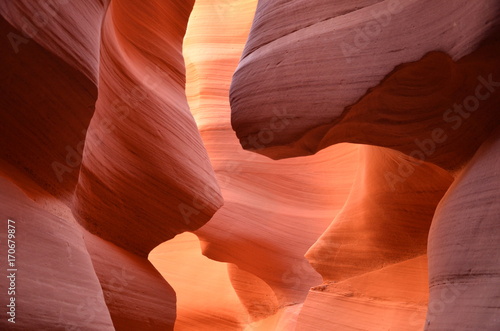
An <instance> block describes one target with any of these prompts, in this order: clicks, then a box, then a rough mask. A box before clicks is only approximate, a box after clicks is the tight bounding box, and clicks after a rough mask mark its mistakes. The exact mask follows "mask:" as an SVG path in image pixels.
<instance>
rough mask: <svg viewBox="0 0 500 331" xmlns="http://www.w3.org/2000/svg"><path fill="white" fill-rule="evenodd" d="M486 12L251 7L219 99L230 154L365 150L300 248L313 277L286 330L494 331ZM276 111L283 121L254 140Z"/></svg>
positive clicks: (409, 6)
mask: <svg viewBox="0 0 500 331" xmlns="http://www.w3.org/2000/svg"><path fill="white" fill-rule="evenodd" d="M499 13H500V3H498V1H481V2H476V3H472V2H467V1H455V2H453V3H446V4H445V3H442V2H432V1H425V0H417V1H405V2H402V1H349V2H348V1H338V2H327V1H314V2H305V1H273V2H271V1H260V2H259V4H258V7H257V11H256V15H255V19H254V22H253V26H252V30H251V32H250V35H249V38H248V42H247V44H246V46H245V50H244V52H243V55H242V58H241V60H240V63H239V65H238V68H237V70H236V72H235V74H234V76H233V79H232V84H231V92H230V100H231V108H232V114H231V123H232V127H233V129H234V130H235V132H236V135H237V136H238V138H239V140H240V143H241V145H242V147H243V148H245V149H248V150H253V151H255V152H258V153H260V154H263V155H266V156H269V157H271V158H274V159H282V158H287V157H294V156H303V155H309V154H315V153H317V152H318V151H320V150H322V149H325V148H327V147H328V146H331V145H336V144H338V143H341V142H351V143H361V144H368V145H374V146H365V147H362V148H361V151H362V158H361V159H360V165H359V168H358V173H357V175H356V179H355V181H354V184H353V186H352V188H351V191H350V195H349V198H348V199H347V200H346V202H345V205H344V206H343V209H342V211H341V212H340V213H338V214H337V215H336V217H335V218H334V219H333V222H332V223H331V225H330V226H329V228H328V229H327V230H326V231H325V232H324V233H323V234H322V235H321V237H320V238H319V239H318V240H317V241H316V242H315V244H314V245H313V246H312V247H311V248H310V249H309V250H308V252H307V254H306V257H307V258H308V259H309V261H310V262H311V264H312V265H313V266H314V268H315V269H316V270H317V271H318V272H320V273H321V275H322V276H323V279H324V283H323V284H322V285H321V286H316V287H313V288H312V289H311V291H310V292H309V295H308V297H307V299H306V301H305V302H304V304H303V307H302V309H301V312H300V315H299V318H298V320H297V324H296V326H297V329H298V330H318V329H321V330H327V329H332V330H337V329H341V330H351V329H352V330H374V329H376V330H379V329H389V328H390V329H397V330H421V329H422V328H424V327H425V329H426V330H433V329H435V330H474V329H481V330H483V329H484V330H496V329H498V328H499V327H500V321H499V320H498V318H497V316H498V313H499V308H498V295H497V291H496V288H497V287H498V286H496V285H494V284H495V282H496V280H495V279H496V277H497V270H496V269H498V265H499V264H498V262H499V261H498V259H496V258H495V254H496V253H494V252H493V251H494V250H495V248H494V247H496V246H495V245H492V244H490V245H488V244H486V242H488V243H491V242H493V240H495V239H496V240H497V241H498V239H499V238H500V230H499V229H497V228H496V227H495V225H494V224H493V223H494V221H493V219H495V220H496V221H498V213H496V212H495V210H496V209H497V207H498V201H499V200H498V197H499V195H498V192H497V191H496V190H495V189H494V187H495V188H496V186H498V185H497V182H498V179H499V175H498V171H494V170H492V169H496V168H498V166H497V161H498V158H499V156H500V154H499V153H498V152H496V151H495V147H494V146H495V139H497V138H495V137H497V136H496V135H493V136H492V134H493V132H495V130H498V129H497V127H498V124H499V122H500V121H499V120H500V115H499V113H498V111H497V110H498V109H497V108H498V102H499V101H500V100H499V98H500V93H499V91H498V90H499V86H500V72H499V69H500V59H499V57H498V50H499V47H500V43H499V40H500V39H499V22H500V20H499V17H500V16H499V15H498V14H499ZM276 109H286V110H287V111H286V112H287V119H288V120H289V121H290V123H291V125H289V126H287V127H285V128H284V129H283V130H281V131H280V132H273V134H272V139H266V138H265V137H266V136H264V134H263V132H267V131H266V130H268V128H269V123H270V122H272V121H273V118H274V116H275V110H276ZM267 136H269V134H268V133H267ZM376 146H380V147H385V148H380V147H376ZM323 152H325V151H323ZM280 162H281V161H280ZM486 181H487V182H488V185H486V186H481V184H479V183H482V182H486ZM452 183H453V184H452ZM473 183H474V184H473ZM450 184H452V185H451V186H450ZM479 187H481V188H479ZM443 196H444V197H443ZM438 204H439V207H438ZM436 207H437V209H436ZM493 215H495V216H493ZM431 222H432V227H431V229H430V233H429V243H428V245H427V242H426V237H427V233H428V232H429V227H430V226H431ZM473 233H474V235H473ZM476 234H477V236H476ZM473 237H474V238H475V240H472V238H473ZM426 253H427V255H428V259H429V269H428V273H429V282H428V286H429V290H430V294H429V301H428V305H427V293H426V292H427V291H425V290H424V289H425V287H426V286H427V282H426V280H425V278H426V277H424V276H425V275H426V273H427V266H426V264H425V263H424V262H423V261H424V259H425V254H426ZM479 256H481V257H483V258H479ZM486 256H487V257H486ZM409 275H411V276H409ZM378 286H380V287H382V288H384V290H385V291H384V293H383V292H381V291H379V290H377V288H378ZM426 305H427V307H426V308H427V317H426V318H425V310H426V309H425V306H426Z"/></svg>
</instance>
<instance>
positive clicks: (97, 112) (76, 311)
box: [0, 0, 222, 330]
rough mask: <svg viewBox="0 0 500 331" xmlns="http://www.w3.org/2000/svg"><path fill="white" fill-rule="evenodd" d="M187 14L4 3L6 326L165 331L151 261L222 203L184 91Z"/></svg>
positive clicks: (165, 298) (163, 302) (150, 7)
mask: <svg viewBox="0 0 500 331" xmlns="http://www.w3.org/2000/svg"><path fill="white" fill-rule="evenodd" d="M192 6H193V1H188V2H186V1H154V2H148V3H135V2H133V1H120V0H114V1H112V3H109V2H108V1H71V2H70V1H62V0H54V1H48V2H37V3H36V4H35V3H34V2H30V1H23V0H19V1H17V0H16V1H10V2H8V3H7V2H2V3H1V4H0V14H1V15H0V16H1V20H0V29H1V31H2V35H4V36H6V37H7V38H2V39H1V43H2V52H1V60H2V61H0V63H1V64H0V65H1V66H2V69H3V70H2V72H3V73H4V74H3V75H2V78H1V79H0V86H1V97H2V101H3V102H2V106H1V107H2V112H1V116H2V117H1V119H2V121H1V123H2V124H1V128H2V138H1V149H0V150H1V153H0V171H1V174H2V181H1V186H0V188H1V190H0V191H1V194H2V207H1V209H0V213H1V215H2V224H4V225H5V227H4V226H3V225H2V230H1V231H0V233H1V235H2V241H1V243H2V244H1V249H2V251H4V249H5V250H6V249H7V248H6V247H7V246H6V244H7V242H6V241H5V240H4V239H5V238H6V237H7V225H6V222H7V218H11V219H12V220H13V221H15V222H16V224H18V228H17V231H18V234H19V235H18V237H16V245H17V247H18V249H17V251H16V254H17V255H16V258H17V259H18V261H19V262H18V271H17V274H16V282H17V283H16V284H17V286H18V287H17V290H18V291H17V292H16V294H15V299H16V300H17V303H18V306H17V307H18V310H17V311H16V314H17V315H16V319H17V320H16V324H14V323H11V322H8V321H7V319H6V318H4V317H5V314H4V312H3V313H2V315H3V317H2V319H1V320H0V323H1V325H2V326H1V329H2V330H3V329H8V330H10V329H17V330H113V329H116V330H171V329H173V326H174V322H175V318H176V294H175V292H174V291H173V289H172V288H171V287H170V285H169V284H168V283H167V282H166V281H165V280H164V278H163V277H162V276H161V275H160V274H159V273H158V271H157V270H156V269H155V268H154V267H153V266H152V264H151V263H150V262H149V261H148V260H147V255H148V253H149V252H150V251H151V249H152V248H154V247H155V246H156V245H158V244H159V243H161V242H163V241H165V240H168V239H170V238H172V237H174V236H175V235H176V234H178V233H181V232H183V231H186V230H194V229H197V228H199V227H200V226H201V225H203V224H204V223H206V222H207V221H208V220H209V219H210V217H211V216H212V215H213V213H214V212H215V211H216V210H217V209H218V208H219V207H220V206H221V205H222V198H221V195H220V192H219V188H218V184H217V182H216V179H215V176H214V173H213V170H212V167H211V164H210V161H209V159H208V155H207V153H206V150H205V148H204V146H203V143H202V140H201V137H200V135H199V131H198V128H197V127H196V123H195V121H194V119H193V117H192V115H191V113H190V112H189V109H188V106H187V101H186V96H185V92H184V84H185V78H184V77H185V69H184V62H183V57H182V54H181V51H182V40H183V37H184V34H185V30H186V25H187V20H188V17H189V15H190V12H191V10H192ZM22 192H24V194H26V195H24V194H23V193H22ZM82 226H83V227H82ZM4 252H5V251H4ZM5 258H6V255H5V254H3V253H2V259H3V260H2V266H5V265H6V264H5V263H4V262H5ZM6 272H7V269H3V270H2V272H1V275H2V279H3V281H2V285H1V286H2V293H3V294H2V296H1V298H2V304H3V303H6V302H7V301H8V300H11V299H10V298H9V297H12V296H11V294H9V296H7V294H6V293H7V290H6V287H5V286H6V285H7V283H6V281H5V280H6V279H7V278H5V276H6V274H5V273H6ZM12 295H14V294H12ZM13 298H14V297H13ZM4 307H5V306H4Z"/></svg>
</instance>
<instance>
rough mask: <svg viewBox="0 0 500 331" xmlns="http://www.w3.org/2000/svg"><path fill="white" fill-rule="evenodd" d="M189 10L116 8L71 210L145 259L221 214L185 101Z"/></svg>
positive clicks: (187, 6)
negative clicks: (184, 43)
mask: <svg viewBox="0 0 500 331" xmlns="http://www.w3.org/2000/svg"><path fill="white" fill-rule="evenodd" d="M191 8H192V3H190V2H184V3H183V4H182V5H181V4H180V3H177V2H175V1H168V2H158V3H151V4H138V3H136V2H133V1H114V2H113V3H112V4H111V5H110V7H109V10H108V12H107V15H106V18H105V20H104V22H103V40H102V49H101V59H102V61H101V67H100V72H101V74H100V85H99V87H100V90H99V99H98V100H97V104H96V113H95V115H94V117H93V118H92V122H91V123H90V126H89V133H88V134H87V138H86V141H85V150H84V158H83V162H82V169H81V172H80V177H79V179H78V185H77V187H76V190H75V200H74V204H73V208H74V212H75V214H76V215H77V218H78V219H79V220H81V222H82V224H84V226H85V227H86V228H87V229H89V231H90V232H92V233H95V234H97V235H99V236H100V237H101V238H104V239H106V240H109V241H111V242H113V243H115V244H117V245H118V246H120V247H123V248H125V249H127V250H129V251H131V252H133V253H136V254H139V255H142V256H147V254H148V253H149V251H151V249H153V248H154V247H156V246H157V245H158V244H160V243H161V242H163V241H165V240H168V239H170V238H172V237H174V236H175V234H177V233H180V232H183V231H186V230H193V229H196V228H198V227H200V226H201V225H202V224H204V223H205V222H206V221H208V220H209V218H210V217H211V216H212V214H213V213H214V212H215V211H216V210H217V209H218V208H219V207H220V206H221V205H222V199H221V197H220V193H219V188H218V185H217V183H216V181H215V178H214V175H213V171H212V167H211V165H210V161H209V159H208V156H207V154H206V151H205V149H204V147H203V143H202V141H201V139H200V137H199V134H198V129H197V127H196V124H195V122H194V121H193V117H192V115H191V113H190V112H189V109H188V105H187V102H186V97H185V93H184V83H185V81H184V66H183V58H182V54H181V47H182V38H183V35H184V31H185V29H186V24H187V19H188V17H189V13H190V10H191ZM160 18H162V19H160ZM144 22H149V24H148V25H145V24H144ZM151 228H155V231H154V232H151V230H150V229H151Z"/></svg>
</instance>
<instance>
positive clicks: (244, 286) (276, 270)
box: [184, 1, 358, 325]
mask: <svg viewBox="0 0 500 331" xmlns="http://www.w3.org/2000/svg"><path fill="white" fill-rule="evenodd" d="M254 6H255V2H253V1H236V2H231V4H226V5H220V6H218V5H217V4H216V3H215V2H213V1H200V2H197V4H196V6H195V9H194V11H193V16H192V17H193V20H192V21H190V25H189V28H188V32H187V35H186V40H185V44H184V54H185V57H186V64H187V82H188V83H187V94H188V100H189V103H190V105H191V110H192V112H193V114H194V117H195V119H196V121H197V123H198V126H199V128H200V131H201V135H202V138H203V140H204V143H205V146H206V148H207V150H208V153H209V156H210V159H211V161H212V165H213V167H214V169H215V172H216V176H217V179H218V181H219V184H220V186H221V191H222V196H223V197H224V201H225V204H224V206H223V207H222V208H221V209H220V210H219V211H218V212H217V213H216V214H215V215H214V217H213V218H212V219H211V220H210V222H209V223H207V225H205V226H204V227H202V228H201V229H199V230H197V231H196V234H197V235H198V236H199V238H200V240H201V242H202V247H203V254H204V255H206V256H207V257H209V258H212V259H215V260H217V261H221V262H228V263H231V264H234V265H235V266H236V267H234V268H232V269H231V271H230V275H231V281H232V283H233V286H234V288H235V290H236V293H237V294H238V297H239V298H240V300H241V302H242V303H243V304H244V306H245V307H246V308H247V310H248V311H249V313H250V315H251V316H252V318H253V319H254V320H261V319H263V318H264V317H266V316H270V315H273V314H274V313H276V312H277V311H279V310H280V309H282V308H283V307H285V306H289V305H298V304H300V303H301V302H303V300H304V299H305V297H306V295H307V292H308V290H309V288H310V287H311V286H313V285H316V284H318V283H320V282H321V278H320V277H319V275H318V274H317V273H316V272H315V271H314V270H313V269H312V268H311V266H310V265H309V263H308V262H307V260H306V259H305V258H304V254H305V253H306V251H307V250H308V248H309V247H310V246H311V245H312V244H313V243H314V242H315V241H316V240H317V238H318V237H319V235H320V234H321V233H322V232H323V231H324V230H325V229H326V227H327V226H328V224H329V223H330V221H331V220H332V219H333V217H334V216H335V215H336V214H337V213H338V211H339V210H340V209H341V207H342V205H343V203H344V201H345V199H346V198H347V195H348V193H349V189H350V186H351V185H352V182H353V179H354V173H355V170H356V162H357V159H358V154H357V150H358V147H357V146H352V145H342V146H336V147H335V148H333V149H330V150H328V151H327V152H325V153H320V154H318V155H316V156H314V157H310V158H307V159H303V160H285V161H279V162H275V161H272V160H269V159H267V158H265V157H262V156H259V155H256V154H253V153H250V152H246V151H243V150H242V149H241V147H240V146H239V144H238V141H237V139H236V138H235V137H234V134H233V133H232V131H231V126H230V108H229V105H228V99H227V95H228V90H229V83H230V80H231V75H232V73H233V71H234V69H235V68H236V65H237V62H238V59H239V57H240V53H241V50H242V48H243V45H244V42H245V40H246V33H247V32H248V29H249V27H250V22H251V18H252V14H253V10H254ZM235 13H238V15H235ZM206 22H214V23H213V24H211V25H207V23H206ZM200 49H202V51H200ZM289 124H290V123H289V120H288V115H287V109H281V108H280V109H276V114H275V117H274V118H273V120H272V121H270V122H269V123H268V125H269V126H268V129H267V131H266V132H264V131H263V132H262V136H263V138H264V139H273V138H272V136H273V135H274V134H275V133H276V134H277V133H278V132H279V131H280V130H283V129H284V127H286V126H287V125H289ZM312 211H314V212H312ZM256 257H258V258H256ZM250 288H252V290H250ZM270 323H271V322H270ZM263 325H267V324H263Z"/></svg>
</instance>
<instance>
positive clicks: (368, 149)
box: [306, 146, 453, 281]
mask: <svg viewBox="0 0 500 331" xmlns="http://www.w3.org/2000/svg"><path fill="white" fill-rule="evenodd" d="M360 150H361V155H362V156H361V158H360V167H359V168H358V172H357V176H356V180H355V182H354V184H353V186H352V188H351V192H350V196H349V198H348V199H347V201H346V202H345V205H344V206H343V209H342V211H341V212H340V213H339V214H337V216H336V217H335V219H334V220H333V221H332V224H331V225H330V227H329V228H328V229H327V230H326V231H325V232H324V233H323V234H322V236H321V237H320V238H319V239H318V240H317V241H316V243H315V244H314V245H313V246H312V247H311V248H310V249H309V251H308V253H307V254H306V257H307V258H308V260H309V262H310V263H311V265H312V266H313V267H314V268H315V269H316V270H317V271H318V272H319V273H320V274H321V275H322V276H323V279H324V280H327V281H340V280H344V279H347V278H350V277H353V276H356V275H359V274H363V273H366V272H369V271H372V270H376V269H381V268H383V267H385V266H387V265H390V264H394V263H397V262H401V261H405V260H408V259H411V258H414V257H416V256H420V255H422V254H425V252H426V250H427V234H428V232H429V227H430V225H431V220H432V217H433V215H434V210H435V209H436V206H437V204H438V202H439V201H440V200H441V198H442V197H443V195H444V194H445V192H446V190H447V189H448V187H449V186H450V184H451V183H452V180H453V178H452V176H451V175H449V174H448V173H447V172H446V171H444V170H442V169H440V168H438V167H436V166H434V165H431V164H427V163H421V162H418V160H414V159H411V158H409V157H407V156H405V155H404V154H401V153H400V152H397V151H394V150H390V149H386V148H381V147H374V146H362V147H361V148H360ZM403 171H404V173H403ZM402 174H405V175H407V176H406V177H405V178H404V180H403V179H402V177H401V180H400V181H398V180H397V179H398V177H399V176H400V175H402Z"/></svg>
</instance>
